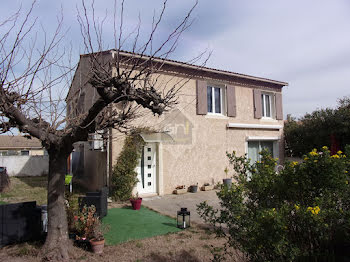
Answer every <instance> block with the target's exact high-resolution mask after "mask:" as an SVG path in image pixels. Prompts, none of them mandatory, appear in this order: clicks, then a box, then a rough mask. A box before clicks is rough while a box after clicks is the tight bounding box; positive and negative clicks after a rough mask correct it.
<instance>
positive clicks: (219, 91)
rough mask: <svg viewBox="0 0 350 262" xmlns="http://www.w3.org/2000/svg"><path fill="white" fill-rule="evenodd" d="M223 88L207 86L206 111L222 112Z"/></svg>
mask: <svg viewBox="0 0 350 262" xmlns="http://www.w3.org/2000/svg"><path fill="white" fill-rule="evenodd" d="M223 97H224V89H223V88H221V87H214V86H207V102H208V113H211V114H223V112H224V103H223V101H224V99H223Z"/></svg>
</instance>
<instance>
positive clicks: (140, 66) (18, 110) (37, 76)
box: [0, 0, 202, 261]
mask: <svg viewBox="0 0 350 262" xmlns="http://www.w3.org/2000/svg"><path fill="white" fill-rule="evenodd" d="M34 5H35V1H34V2H33V4H32V6H31V8H30V9H29V11H28V12H27V13H26V14H25V15H24V16H23V15H22V10H19V11H18V12H17V13H15V14H14V15H13V16H11V17H9V18H8V19H6V20H5V21H4V22H2V23H1V24H0V29H1V30H2V31H4V34H2V36H1V38H0V54H1V57H0V132H2V133H5V132H9V131H11V129H13V128H17V129H18V130H19V131H20V132H21V133H23V134H25V135H27V136H28V137H36V138H38V139H39V140H40V141H41V143H42V145H43V146H44V147H45V148H46V150H47V151H48V153H49V156H50V160H49V175H48V217H49V221H48V235H47V239H46V242H45V245H44V248H43V250H44V252H43V254H44V255H45V256H46V258H48V259H50V260H59V261H62V260H68V259H69V256H68V248H69V244H68V234H67V231H68V230H67V219H66V213H65V206H64V176H65V170H66V162H67V157H68V156H69V154H70V153H71V152H72V150H73V143H75V142H77V141H86V140H87V139H88V135H89V133H93V132H95V131H96V130H100V129H103V128H106V127H114V128H118V129H119V130H121V131H123V132H127V131H128V130H129V127H130V121H131V120H133V119H135V117H137V116H138V115H137V112H138V109H139V108H144V109H147V110H149V111H151V112H152V113H154V114H155V115H161V114H162V113H163V112H164V111H166V110H168V109H169V108H170V107H171V106H173V105H175V104H176V103H177V94H178V91H179V89H180V88H181V86H182V84H181V83H177V84H176V85H174V86H172V87H170V88H167V90H165V89H159V88H156V87H155V85H156V84H157V77H152V76H154V75H156V73H157V72H159V71H160V70H161V69H162V67H163V66H164V59H167V58H168V57H169V55H170V54H171V53H172V52H174V50H175V48H176V46H177V44H178V43H179V37H180V36H181V34H182V33H183V32H184V30H186V29H187V27H188V26H190V24H191V20H190V16H191V13H192V11H193V8H194V7H195V6H196V5H197V2H195V3H194V6H193V7H192V8H191V9H190V10H189V11H188V12H187V13H186V14H185V16H184V18H183V19H182V20H181V21H180V23H179V25H178V26H177V27H175V28H174V30H173V31H171V32H170V33H169V35H168V36H167V37H166V38H165V39H164V41H162V42H161V43H160V44H159V43H158V45H156V44H155V43H154V42H155V40H154V39H155V34H156V32H157V29H158V28H159V26H160V23H161V21H162V19H163V18H164V13H165V10H166V7H167V0H164V2H163V6H162V8H161V11H160V14H159V15H158V16H157V15H154V16H153V24H152V28H151V32H150V34H149V36H148V37H147V39H144V40H143V41H142V39H141V38H140V29H141V20H140V19H139V23H138V25H137V26H136V27H135V30H134V31H133V32H132V33H131V34H126V33H125V32H123V23H124V21H123V17H124V1H122V2H121V4H120V5H119V6H118V8H117V4H116V2H115V4H114V21H115V23H114V43H113V44H114V45H115V48H114V49H112V50H110V51H108V52H109V54H111V56H109V59H104V55H105V54H106V52H104V50H103V49H104V43H103V34H102V32H103V26H104V25H103V21H104V19H102V20H99V19H100V18H97V17H96V16H95V12H94V11H95V7H94V2H93V1H92V3H91V6H89V7H87V6H86V5H85V3H84V1H82V6H81V7H80V8H78V10H77V11H78V21H79V24H80V28H81V33H82V36H83V42H84V48H85V51H86V53H87V55H86V56H85V58H86V59H88V62H89V67H88V71H89V72H88V74H87V75H89V78H88V79H87V82H86V84H89V85H91V86H92V87H93V88H94V89H95V90H96V91H97V93H98V95H99V96H98V97H97V98H96V99H95V100H94V101H93V103H92V104H91V106H89V108H88V109H87V110H79V91H82V90H81V89H80V90H77V91H78V93H74V94H73V93H72V94H69V95H68V97H69V98H71V99H70V100H69V103H70V105H69V108H68V111H69V114H67V115H66V104H65V97H66V95H67V90H68V88H69V84H70V80H71V76H72V73H73V72H74V68H75V67H74V66H72V65H71V64H72V63H71V59H70V54H71V50H70V49H69V48H62V45H63V44H64V41H63V35H64V32H62V26H63V17H62V15H61V16H58V18H57V24H58V26H57V28H56V31H55V32H54V34H53V36H51V37H48V34H46V32H45V30H44V28H41V30H42V31H43V32H44V33H43V36H42V38H40V39H39V38H38V36H37V34H36V33H35V30H34V28H36V27H37V26H38V25H37V21H36V19H35V18H34V19H33V18H32V11H33V8H34ZM118 17H119V19H117V18H118ZM117 20H118V21H119V22H118V21H117ZM118 24H119V25H118ZM18 25H20V26H19V27H18ZM131 38H133V40H132V42H133V44H132V45H131V48H129V53H127V52H121V51H120V50H121V49H122V48H123V45H124V44H125V43H126V41H128V39H131ZM39 41H40V44H39V43H38V42H39ZM130 49H131V50H130ZM201 55H202V54H200V55H199V56H198V57H196V59H199V58H200V57H201ZM82 57H84V56H82ZM192 62H193V61H192ZM83 87H84V85H82V88H83ZM120 102H127V103H125V104H124V106H123V107H122V108H121V109H117V108H116V107H112V106H110V105H112V104H116V103H120Z"/></svg>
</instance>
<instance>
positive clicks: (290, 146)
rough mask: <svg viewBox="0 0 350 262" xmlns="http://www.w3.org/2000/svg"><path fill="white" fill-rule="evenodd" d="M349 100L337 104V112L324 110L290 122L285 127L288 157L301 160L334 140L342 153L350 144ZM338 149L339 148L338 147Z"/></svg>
mask: <svg viewBox="0 0 350 262" xmlns="http://www.w3.org/2000/svg"><path fill="white" fill-rule="evenodd" d="M349 123H350V97H343V98H342V99H339V100H338V106H337V107H336V108H334V109H333V108H325V109H318V110H315V111H313V112H312V113H310V114H305V115H304V116H303V117H301V118H300V119H299V120H298V121H296V120H295V119H293V118H292V119H289V120H288V121H287V122H286V123H285V125H284V128H283V130H284V137H285V142H286V143H285V145H286V154H287V155H288V156H299V157H300V156H302V155H304V154H306V153H307V152H308V151H309V150H310V148H320V147H322V146H324V145H326V146H329V147H330V146H331V144H332V142H331V140H332V137H333V139H334V140H335V141H337V143H336V144H338V146H339V147H340V149H341V150H344V146H345V145H346V144H350V125H349ZM337 148H338V147H337Z"/></svg>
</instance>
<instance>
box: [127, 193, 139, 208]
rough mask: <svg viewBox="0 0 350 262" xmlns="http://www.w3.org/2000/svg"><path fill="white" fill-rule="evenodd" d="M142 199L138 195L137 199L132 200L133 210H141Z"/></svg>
mask: <svg viewBox="0 0 350 262" xmlns="http://www.w3.org/2000/svg"><path fill="white" fill-rule="evenodd" d="M141 202H142V198H141V197H139V194H138V193H136V196H135V197H132V198H130V203H131V205H132V209H134V210H139V209H140V208H141Z"/></svg>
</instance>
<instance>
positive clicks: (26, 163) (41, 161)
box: [0, 156, 49, 176]
mask: <svg viewBox="0 0 350 262" xmlns="http://www.w3.org/2000/svg"><path fill="white" fill-rule="evenodd" d="M0 166H2V167H6V169H7V173H8V175H9V176H40V175H44V174H48V173H49V156H0Z"/></svg>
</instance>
